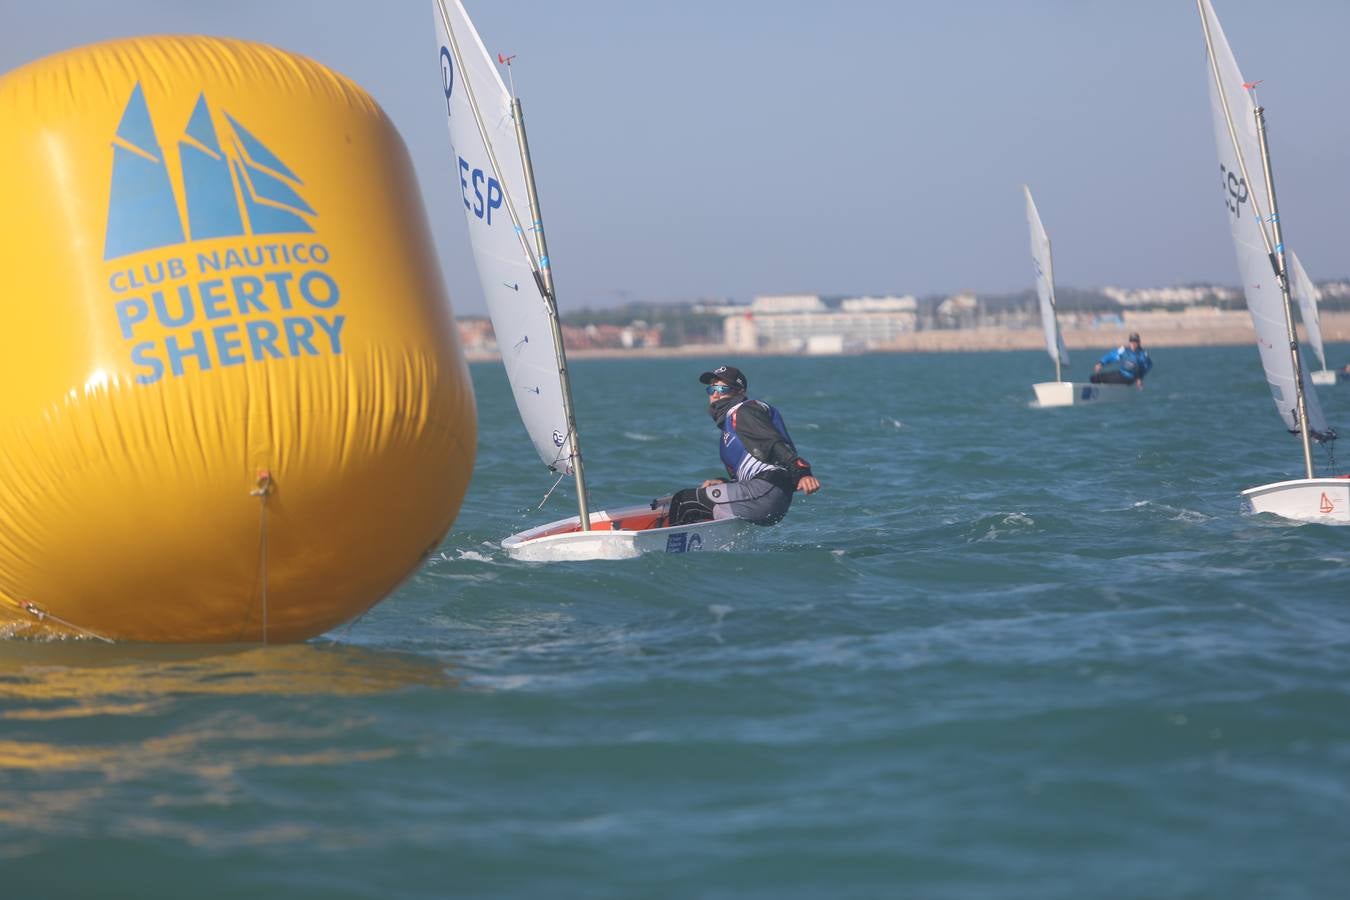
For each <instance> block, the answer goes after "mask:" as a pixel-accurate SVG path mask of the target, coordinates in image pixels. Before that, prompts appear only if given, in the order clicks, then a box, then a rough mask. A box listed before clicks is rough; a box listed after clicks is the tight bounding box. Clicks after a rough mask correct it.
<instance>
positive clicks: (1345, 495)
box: [1242, 478, 1350, 525]
mask: <svg viewBox="0 0 1350 900" xmlns="http://www.w3.org/2000/svg"><path fill="white" fill-rule="evenodd" d="M1242 497H1243V499H1244V500H1245V501H1246V503H1247V506H1248V508H1249V509H1250V510H1251V511H1252V512H1254V513H1271V514H1273V515H1276V516H1280V517H1282V518H1285V519H1292V520H1293V521H1295V522H1321V523H1323V524H1326V525H1350V479H1347V478H1299V479H1295V480H1293V481H1277V482H1275V483H1274V484H1263V485H1261V486H1260V487H1254V488H1247V490H1245V491H1243V492H1242Z"/></svg>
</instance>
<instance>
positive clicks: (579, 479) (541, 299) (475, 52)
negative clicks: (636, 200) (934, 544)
mask: <svg viewBox="0 0 1350 900" xmlns="http://www.w3.org/2000/svg"><path fill="white" fill-rule="evenodd" d="M434 4H435V8H436V30H437V37H438V38H439V45H438V46H439V48H440V60H441V79H442V84H441V86H442V88H443V90H444V94H445V102H446V109H445V113H446V118H447V120H448V124H449V128H450V142H451V144H452V145H453V147H454V150H455V154H456V157H457V160H456V170H455V171H456V177H457V178H458V180H459V182H460V187H461V191H462V194H463V198H464V215H465V218H466V219H467V220H468V225H469V241H470V244H471V246H472V249H473V256H474V262H475V263H476V265H477V267H478V276H479V279H480V281H481V283H482V285H483V294H484V296H485V297H486V298H487V304H488V312H489V314H490V315H491V317H492V327H493V331H494V332H495V333H496V336H497V345H498V347H499V348H500V351H501V356H502V363H503V364H504V365H505V367H506V374H507V379H508V380H509V381H510V383H511V389H512V391H513V393H514V394H515V398H516V406H517V408H518V409H519V410H520V417H521V420H522V421H523V422H524V423H525V428H526V431H527V432H529V435H530V440H531V442H532V443H533V444H534V448H535V451H536V452H537V453H538V454H539V458H540V459H541V460H542V461H543V462H544V465H546V466H547V467H548V468H549V469H550V470H552V471H555V472H562V473H564V474H571V475H573V476H574V478H575V480H576V490H577V515H575V516H572V517H570V518H567V519H561V520H559V521H557V522H550V523H548V524H546V525H540V526H538V527H536V528H532V529H530V530H528V531H523V532H521V533H520V534H515V535H512V536H511V537H508V538H506V539H505V540H503V541H502V548H503V549H505V550H506V551H507V553H508V554H510V555H511V556H512V557H513V558H515V559H525V560H533V561H539V562H550V561H558V560H589V559H627V558H630V557H635V556H640V555H642V554H644V553H652V552H656V553H687V552H690V551H708V550H722V549H728V548H730V547H731V546H732V544H733V543H734V542H735V540H736V539H737V538H738V537H740V536H741V535H742V534H743V532H744V531H745V530H746V529H747V528H749V527H751V526H749V524H748V523H746V522H743V521H741V520H740V519H735V518H731V519H720V520H716V521H710V522H698V523H695V524H690V525H679V526H673V527H665V524H664V523H665V519H666V516H667V510H666V508H665V507H664V506H663V505H661V504H660V503H646V504H642V505H641V506H631V507H625V508H623V509H615V510H605V511H602V512H595V513H592V512H591V511H590V509H589V507H588V504H587V494H586V481H585V474H584V470H583V467H582V458H581V450H580V447H579V443H580V442H579V440H578V436H577V424H576V417H575V415H574V414H573V409H572V390H571V386H570V383H569V380H568V371H567V354H566V353H565V351H564V349H563V340H562V327H561V325H560V324H559V321H558V306H557V301H556V299H555V296H554V292H553V270H552V268H551V267H550V266H549V260H548V246H547V244H546V242H545V238H544V222H543V217H542V215H541V213H540V210H539V199H538V195H537V194H536V192H535V183H534V169H533V167H532V166H531V164H530V150H529V143H528V142H527V141H526V138H525V122H524V114H523V112H522V109H521V104H520V100H519V99H517V98H515V97H513V96H512V95H511V93H510V92H508V91H507V89H506V85H505V84H504V83H503V82H502V78H501V75H500V74H499V73H498V71H497V68H496V65H495V61H494V58H493V57H492V56H491V55H490V54H489V53H488V52H487V49H486V48H485V47H484V46H483V41H482V39H481V38H480V37H479V36H478V32H477V30H476V29H475V28H474V27H473V23H472V22H471V21H470V20H469V15H468V13H467V12H466V11H465V9H464V6H463V4H462V3H461V2H460V0H434ZM522 201H524V202H526V203H527V204H528V205H527V206H525V207H521V206H518V204H519V203H521V202H522ZM522 212H528V213H529V218H528V219H527V218H525V217H524V216H523V215H522ZM560 477H561V476H560Z"/></svg>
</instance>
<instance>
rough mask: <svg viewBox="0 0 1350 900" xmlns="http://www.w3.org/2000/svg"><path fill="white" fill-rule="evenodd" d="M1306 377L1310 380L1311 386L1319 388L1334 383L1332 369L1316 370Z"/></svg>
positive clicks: (1334, 375)
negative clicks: (1314, 385) (1318, 386)
mask: <svg viewBox="0 0 1350 900" xmlns="http://www.w3.org/2000/svg"><path fill="white" fill-rule="evenodd" d="M1308 377H1310V378H1311V379H1312V383H1313V384H1316V385H1320V386H1321V387H1326V386H1327V385H1329V384H1335V383H1336V371H1335V370H1334V369H1318V370H1317V371H1315V372H1309V373H1308Z"/></svg>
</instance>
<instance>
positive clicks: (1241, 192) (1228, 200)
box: [460, 160, 1247, 219]
mask: <svg viewBox="0 0 1350 900" xmlns="http://www.w3.org/2000/svg"><path fill="white" fill-rule="evenodd" d="M460 162H461V163H463V160H460ZM1219 175H1220V176H1221V178H1222V182H1223V202H1224V204H1225V205H1227V207H1228V211H1229V212H1230V213H1232V214H1233V215H1234V216H1236V217H1237V218H1239V219H1240V218H1242V204H1244V203H1246V202H1247V179H1245V178H1243V177H1241V176H1240V175H1239V174H1238V173H1237V172H1231V171H1229V169H1228V167H1227V166H1225V165H1224V164H1223V163H1219Z"/></svg>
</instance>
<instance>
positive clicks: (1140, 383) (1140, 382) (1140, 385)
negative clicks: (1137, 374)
mask: <svg viewBox="0 0 1350 900" xmlns="http://www.w3.org/2000/svg"><path fill="white" fill-rule="evenodd" d="M1134 386H1135V387H1137V388H1138V389H1139V390H1141V391H1142V390H1143V389H1144V379H1142V378H1140V379H1139V380H1138V381H1136V382H1135V383H1134Z"/></svg>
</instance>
